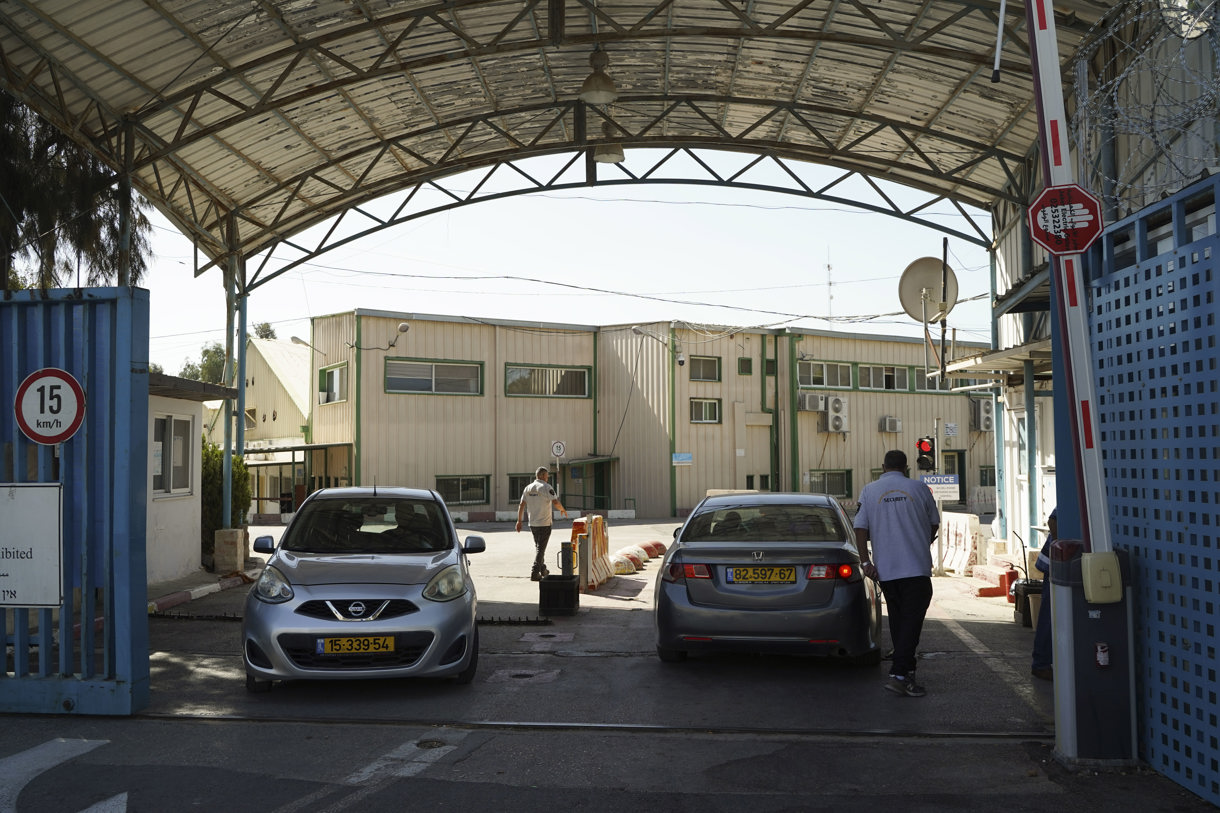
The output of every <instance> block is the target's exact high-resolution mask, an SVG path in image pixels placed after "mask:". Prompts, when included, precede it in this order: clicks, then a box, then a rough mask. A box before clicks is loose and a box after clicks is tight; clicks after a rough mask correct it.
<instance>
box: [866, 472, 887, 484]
mask: <svg viewBox="0 0 1220 813" xmlns="http://www.w3.org/2000/svg"><path fill="white" fill-rule="evenodd" d="M883 474H885V469H869V470H868V481H869V482H870V483H871V482H873V481H875V480H880V479H881V475H883Z"/></svg>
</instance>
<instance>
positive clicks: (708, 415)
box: [690, 398, 720, 423]
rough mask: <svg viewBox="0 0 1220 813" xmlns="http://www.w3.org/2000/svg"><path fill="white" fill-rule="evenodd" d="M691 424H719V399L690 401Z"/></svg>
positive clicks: (694, 399)
mask: <svg viewBox="0 0 1220 813" xmlns="http://www.w3.org/2000/svg"><path fill="white" fill-rule="evenodd" d="M690 422H691V423H720V399H719V398H692V399H690Z"/></svg>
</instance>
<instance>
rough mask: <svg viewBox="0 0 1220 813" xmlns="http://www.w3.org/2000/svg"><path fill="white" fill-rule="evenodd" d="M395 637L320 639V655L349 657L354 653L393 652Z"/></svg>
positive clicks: (367, 636) (368, 636)
mask: <svg viewBox="0 0 1220 813" xmlns="http://www.w3.org/2000/svg"><path fill="white" fill-rule="evenodd" d="M393 651H394V636H393V635H365V636H361V637H359V638H319V639H318V649H317V652H318V654H319V655H349V654H351V653H353V652H393Z"/></svg>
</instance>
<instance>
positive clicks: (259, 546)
mask: <svg viewBox="0 0 1220 813" xmlns="http://www.w3.org/2000/svg"><path fill="white" fill-rule="evenodd" d="M254 552H255V553H275V540H274V539H272V538H271V537H269V536H258V537H255V538H254Z"/></svg>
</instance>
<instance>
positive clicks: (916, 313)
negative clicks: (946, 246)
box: [898, 257, 957, 322]
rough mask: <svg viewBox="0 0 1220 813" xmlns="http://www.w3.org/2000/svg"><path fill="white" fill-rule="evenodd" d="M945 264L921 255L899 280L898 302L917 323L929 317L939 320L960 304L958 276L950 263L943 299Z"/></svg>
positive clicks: (946, 271)
mask: <svg viewBox="0 0 1220 813" xmlns="http://www.w3.org/2000/svg"><path fill="white" fill-rule="evenodd" d="M941 266H942V261H941V260H940V258H939V257H920V258H919V259H918V260H915V262H913V263H911V264H910V265H908V266H907V267H906V270H905V271H903V272H902V278H901V279H899V280H898V301H899V302H901V303H902V309H903V310H904V311H906V312H907V316H909V317H911V318H912V319H914V320H915V321H916V322H923V321H924V319H925V318H926V319H927V320H928V322H939V321H940V320H941V319H944V318H945V317H946V316H948V315H949V312H950V311H951V310H953V306H954V305H956V304H957V276H956V275H955V274H954V273H953V269H952V268H949V267H948V266H945V267H944V285H945V296H944V299H941V295H940V286H941V276H942V275H941ZM925 291H926V292H927V294H926V300H925V293H924V292H925ZM925 301H926V303H927V304H926V305H925V304H924V303H925ZM942 303H943V305H942Z"/></svg>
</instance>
